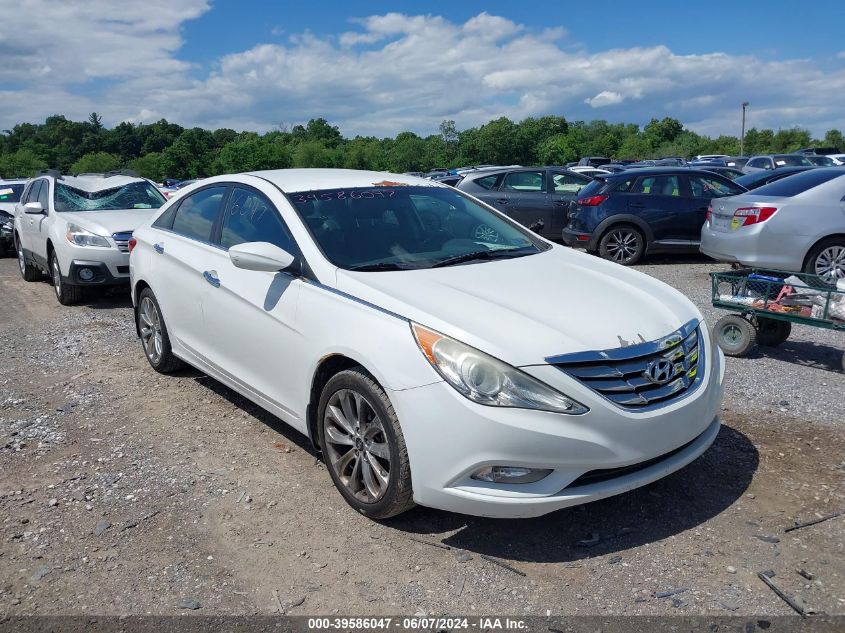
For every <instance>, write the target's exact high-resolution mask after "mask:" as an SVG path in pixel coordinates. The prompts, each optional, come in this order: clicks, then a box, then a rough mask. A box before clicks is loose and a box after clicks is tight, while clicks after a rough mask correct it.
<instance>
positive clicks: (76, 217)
mask: <svg viewBox="0 0 845 633" xmlns="http://www.w3.org/2000/svg"><path fill="white" fill-rule="evenodd" d="M157 212H158V209H118V210H116V211H81V212H63V213H61V214H60V217H61V218H62V219H63V220H65V221H66V222H72V223H73V224H78V225H79V226H80V227H82V228H83V229H85V230H87V231H91V232H92V233H96V234H97V235H111V234H112V233H117V232H119V231H134V230H135V229H137V228H138V227H139V226H141V224H142V223H143V222H145V221H146V220H149V219H150V218H151V217H153V215H154V214H155V213H157Z"/></svg>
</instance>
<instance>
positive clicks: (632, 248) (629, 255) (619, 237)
mask: <svg viewBox="0 0 845 633" xmlns="http://www.w3.org/2000/svg"><path fill="white" fill-rule="evenodd" d="M644 254H645V236H644V235H643V234H642V232H640V230H639V229H635V228H634V227H633V226H615V227H612V228H611V229H609V230H608V231H607V232H606V233H605V234H604V235H602V237H601V240H600V241H599V255H600V256H601V257H602V258H603V259H609V260H610V261H612V262H616V263H617V264H622V265H623V266H631V265H633V264H636V263H637V262H638V261H640V259H642V257H643V255H644Z"/></svg>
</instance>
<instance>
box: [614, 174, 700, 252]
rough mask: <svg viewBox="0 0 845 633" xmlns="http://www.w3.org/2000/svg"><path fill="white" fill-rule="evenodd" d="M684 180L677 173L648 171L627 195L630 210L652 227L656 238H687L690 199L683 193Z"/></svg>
mask: <svg viewBox="0 0 845 633" xmlns="http://www.w3.org/2000/svg"><path fill="white" fill-rule="evenodd" d="M682 186H683V182H682V180H681V176H679V175H677V174H666V175H664V174H648V175H643V176H641V177H639V178H638V179H637V181H636V182H635V183H634V185H633V187H632V188H631V195H630V196H628V212H629V213H631V214H632V215H636V216H639V217H640V218H642V219H643V220H645V222H646V223H647V224H648V225H649V226H650V227H651V230H652V233H653V234H654V240H655V241H664V242H668V243H670V244H671V243H672V242H678V243H679V245H680V241H682V240H687V239H688V237H687V234H688V229H687V227H688V224H689V222H688V220H687V218H686V216H687V209H688V208H689V204H688V203H689V201H688V200H687V198H685V197H684V196H683V195H682Z"/></svg>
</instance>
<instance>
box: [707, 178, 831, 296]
mask: <svg viewBox="0 0 845 633" xmlns="http://www.w3.org/2000/svg"><path fill="white" fill-rule="evenodd" d="M701 252H702V253H704V254H705V255H709V256H710V257H713V258H714V259H717V260H719V261H725V262H738V263H740V264H742V265H745V266H754V267H757V268H768V269H774V270H786V271H794V272H802V271H803V272H808V273H813V274H816V275H821V276H823V277H827V278H829V279H837V278H845V169H843V168H842V167H829V168H819V169H813V170H809V171H805V172H801V173H798V174H796V175H794V176H789V177H787V178H784V179H782V180H778V181H776V182H773V183H771V184H768V185H765V186H763V187H760V188H758V189H754V190H752V191H749V192H748V193H744V194H742V195H738V196H732V197H730V198H718V199H714V200H713V202H712V204H711V206H710V210H709V211H708V213H707V220H706V221H705V222H704V226H703V227H702V229H701Z"/></svg>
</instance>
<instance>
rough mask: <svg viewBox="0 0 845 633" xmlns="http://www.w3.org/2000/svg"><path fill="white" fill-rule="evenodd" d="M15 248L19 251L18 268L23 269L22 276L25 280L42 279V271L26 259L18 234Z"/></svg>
mask: <svg viewBox="0 0 845 633" xmlns="http://www.w3.org/2000/svg"><path fill="white" fill-rule="evenodd" d="M15 250H16V251H17V252H18V269H19V270H20V271H21V277H23V280H24V281H38V280H39V279H41V271H40V270H38V269H37V268H36V267H35V266H33V265H32V264H30V263H29V262H27V261H26V255H24V252H23V246H21V243H20V241H19V240H18V238H17V236H15Z"/></svg>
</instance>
